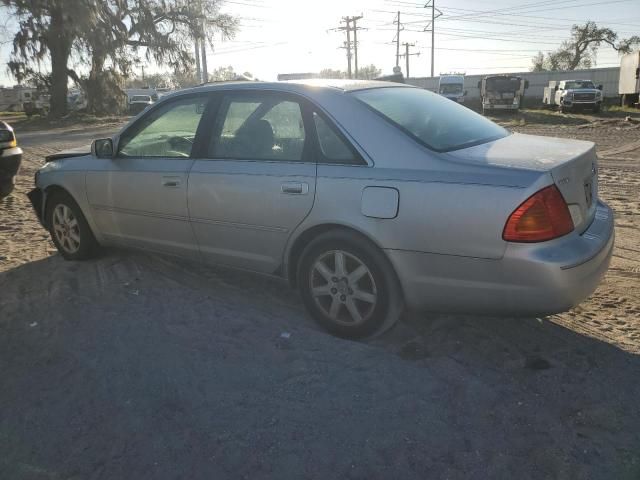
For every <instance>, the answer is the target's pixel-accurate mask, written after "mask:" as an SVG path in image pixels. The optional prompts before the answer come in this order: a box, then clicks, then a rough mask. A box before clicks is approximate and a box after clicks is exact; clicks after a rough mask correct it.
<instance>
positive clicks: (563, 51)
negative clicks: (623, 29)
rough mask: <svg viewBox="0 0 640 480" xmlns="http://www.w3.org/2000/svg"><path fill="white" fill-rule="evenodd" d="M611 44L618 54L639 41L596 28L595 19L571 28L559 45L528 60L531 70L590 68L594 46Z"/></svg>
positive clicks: (608, 29)
mask: <svg viewBox="0 0 640 480" xmlns="http://www.w3.org/2000/svg"><path fill="white" fill-rule="evenodd" d="M603 43H604V44H607V45H609V46H611V47H612V48H613V49H614V50H616V51H617V52H619V53H620V54H624V53H629V52H630V51H631V50H632V49H633V47H634V46H635V45H638V44H640V37H639V36H637V35H634V36H632V37H629V38H623V39H618V34H617V33H616V32H614V31H613V30H611V29H610V28H599V27H598V25H597V24H596V23H595V22H592V21H589V22H587V23H585V24H584V25H574V26H573V27H571V38H570V39H569V40H565V41H564V42H562V43H561V44H560V48H558V49H557V50H555V51H553V52H550V53H547V55H546V56H545V55H544V54H543V53H542V52H538V54H537V55H536V56H535V57H533V59H532V63H533V65H532V68H531V69H532V71H544V70H575V69H576V68H591V67H592V66H593V65H595V64H596V57H597V54H598V49H599V48H600V46H601V45H602V44H603Z"/></svg>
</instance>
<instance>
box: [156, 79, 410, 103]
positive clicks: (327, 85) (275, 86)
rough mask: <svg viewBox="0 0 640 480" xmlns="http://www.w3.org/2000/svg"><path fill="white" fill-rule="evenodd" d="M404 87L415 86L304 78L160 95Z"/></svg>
mask: <svg viewBox="0 0 640 480" xmlns="http://www.w3.org/2000/svg"><path fill="white" fill-rule="evenodd" d="M388 87H406V88H415V87H413V86H412V85H405V84H402V83H395V82H384V81H378V80H344V79H322V78H313V79H305V80H287V81H281V82H261V81H231V82H212V83H205V84H202V85H199V86H197V87H191V88H185V89H182V90H177V91H174V92H171V93H169V94H167V95H164V96H163V97H162V100H163V101H164V100H165V99H167V98H173V97H175V96H178V95H183V94H187V93H197V92H209V91H212V92H215V91H224V90H277V91H281V92H291V93H310V92H313V91H318V90H329V91H333V92H336V93H346V92H352V91H356V90H368V89H372V88H388Z"/></svg>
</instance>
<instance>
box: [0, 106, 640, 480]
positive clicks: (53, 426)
mask: <svg viewBox="0 0 640 480" xmlns="http://www.w3.org/2000/svg"><path fill="white" fill-rule="evenodd" d="M498 120H499V121H500V122H502V123H505V124H506V125H508V126H509V127H510V128H512V129H513V130H515V131H520V132H524V133H532V134H539V135H554V136H561V137H568V138H580V139H588V140H592V141H594V142H596V143H597V145H598V151H599V156H600V161H601V163H600V195H601V197H602V198H603V199H604V200H605V201H607V202H608V203H609V204H610V205H611V206H612V207H613V208H614V210H615V212H616V234H617V240H616V248H615V251H614V258H613V261H612V265H611V268H610V270H609V273H608V274H607V276H606V277H605V279H604V281H603V283H602V284H601V286H600V287H599V288H598V290H597V291H596V292H595V294H594V295H593V296H592V297H591V298H590V299H589V300H587V301H586V302H584V303H583V304H582V305H580V306H579V307H578V308H576V309H574V310H572V311H570V312H568V313H565V314H561V315H555V316H552V317H549V318H541V319H537V318H527V319H511V318H506V319H499V318H487V317H472V316H452V315H410V316H407V318H406V319H405V320H404V321H403V322H402V323H401V324H399V325H398V326H397V327H396V328H394V329H393V330H392V331H391V332H389V333H388V334H386V335H385V336H384V337H382V338H378V339H375V340H371V341H367V342H349V341H344V340H339V339H336V338H333V337H331V336H329V335H327V334H325V333H323V332H322V331H320V330H319V329H318V328H317V327H316V326H315V325H314V323H313V322H312V321H311V320H310V319H309V317H308V316H307V315H306V314H305V312H304V310H303V307H302V305H301V302H300V301H299V299H298V298H297V296H296V295H295V293H293V292H291V291H290V290H289V289H288V288H287V286H286V285H285V284H284V283H282V282H280V281H274V280H273V279H270V278H266V277H261V276H254V275H250V274H246V273H239V272H232V271H228V270H224V269H212V268H204V267H202V266H200V265H196V264H191V263H185V262H182V261H179V260H175V259H172V258H165V257H161V256H156V255H150V254H145V253H132V252H124V251H117V250H110V251H107V252H105V254H104V255H103V256H102V257H101V258H99V259H98V260H95V261H90V262H84V263H71V262H65V261H63V260H62V259H61V258H60V257H59V256H58V255H57V254H56V253H55V249H54V248H53V245H52V243H51V242H50V241H49V240H48V235H47V234H46V232H44V231H43V230H42V229H41V228H40V227H39V225H38V223H37V221H36V219H35V217H34V215H33V214H32V213H31V210H30V207H29V205H28V202H27V199H26V197H25V196H24V194H25V193H26V192H27V191H28V190H29V189H30V188H31V186H32V179H33V173H34V171H35V170H36V168H37V167H38V165H40V164H41V162H42V159H43V157H44V155H46V154H47V153H50V152H54V151H57V150H60V149H61V148H65V147H72V146H79V145H82V144H85V143H88V141H89V140H90V139H91V138H94V137H97V136H101V135H104V134H106V133H107V132H110V131H112V130H113V129H114V128H115V125H114V124H109V125H104V126H101V125H91V126H90V127H89V129H87V127H80V126H77V125H76V126H75V127H74V126H66V127H64V129H48V130H46V131H31V132H26V133H21V131H20V130H18V136H19V140H20V141H21V143H22V144H23V146H24V149H25V159H24V166H23V170H22V174H21V176H20V178H19V182H18V186H17V190H16V192H15V193H14V194H13V195H12V196H11V197H9V198H8V199H5V200H4V201H2V202H0V378H1V382H0V479H5V478H6V479H12V480H13V479H25V480H27V479H29V480H31V479H36V480H40V479H53V480H63V479H64V480H80V479H82V480H84V479H123V478H132V479H133V478H136V479H143V478H144V479H146V478H148V479H225V478H229V479H238V478H248V479H252V480H253V479H260V478H265V479H266V478H278V479H289V478H292V479H293V478H295V479H303V478H304V479H316V478H317V479H329V478H346V479H367V480H372V479H383V478H384V479H386V478H402V479H412V478H415V479H425V478H434V479H435V478H438V479H440V478H442V479H445V478H447V479H470V478H473V479H498V478H499V479H502V478H505V479H507V478H508V479H514V478H518V479H623V480H624V479H628V480H632V479H633V480H637V479H639V478H640V408H638V401H639V400H638V399H640V355H639V354H640V241H639V231H640V230H639V229H640V128H639V127H638V126H637V124H636V125H634V124H630V123H626V122H623V121H620V120H616V119H605V120H604V121H595V122H594V121H593V120H594V119H592V118H589V117H581V116H561V115H557V114H546V113H545V114H537V113H531V114H525V115H524V116H522V117H521V118H520V117H519V118H517V119H515V120H512V119H510V118H498Z"/></svg>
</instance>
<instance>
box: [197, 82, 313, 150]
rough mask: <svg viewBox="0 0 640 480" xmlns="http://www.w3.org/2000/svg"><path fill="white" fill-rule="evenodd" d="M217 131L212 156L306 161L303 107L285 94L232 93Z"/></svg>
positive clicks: (227, 100) (218, 123) (211, 148)
mask: <svg viewBox="0 0 640 480" xmlns="http://www.w3.org/2000/svg"><path fill="white" fill-rule="evenodd" d="M215 131H216V132H219V133H216V134H214V136H213V139H212V142H211V145H210V147H209V152H208V156H209V157H210V158H219V159H236V160H271V161H288V162H300V161H306V157H307V155H305V147H306V141H307V133H306V129H305V126H304V120H303V114H302V107H301V105H300V104H299V103H298V102H296V101H295V100H291V99H289V98H286V97H281V96H277V95H260V94H256V93H248V94H236V95H231V96H229V97H227V98H226V99H225V100H223V102H222V105H221V108H220V113H219V118H218V122H217V127H216V129H215Z"/></svg>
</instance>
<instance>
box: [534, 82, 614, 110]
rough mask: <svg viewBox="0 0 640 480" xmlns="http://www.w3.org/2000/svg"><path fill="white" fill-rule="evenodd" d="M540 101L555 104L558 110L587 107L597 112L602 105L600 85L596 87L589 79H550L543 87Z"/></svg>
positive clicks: (545, 103) (551, 105)
mask: <svg viewBox="0 0 640 480" xmlns="http://www.w3.org/2000/svg"><path fill="white" fill-rule="evenodd" d="M542 103H543V104H544V105H545V106H548V107H553V106H557V107H558V111H560V112H564V111H567V110H574V111H575V110H578V109H580V108H587V109H591V110H593V112H594V113H598V112H599V111H600V106H601V105H602V85H598V86H597V87H596V86H595V85H594V84H593V82H592V81H591V80H560V81H557V80H551V81H550V82H549V86H548V87H545V88H544V96H543V98H542Z"/></svg>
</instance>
